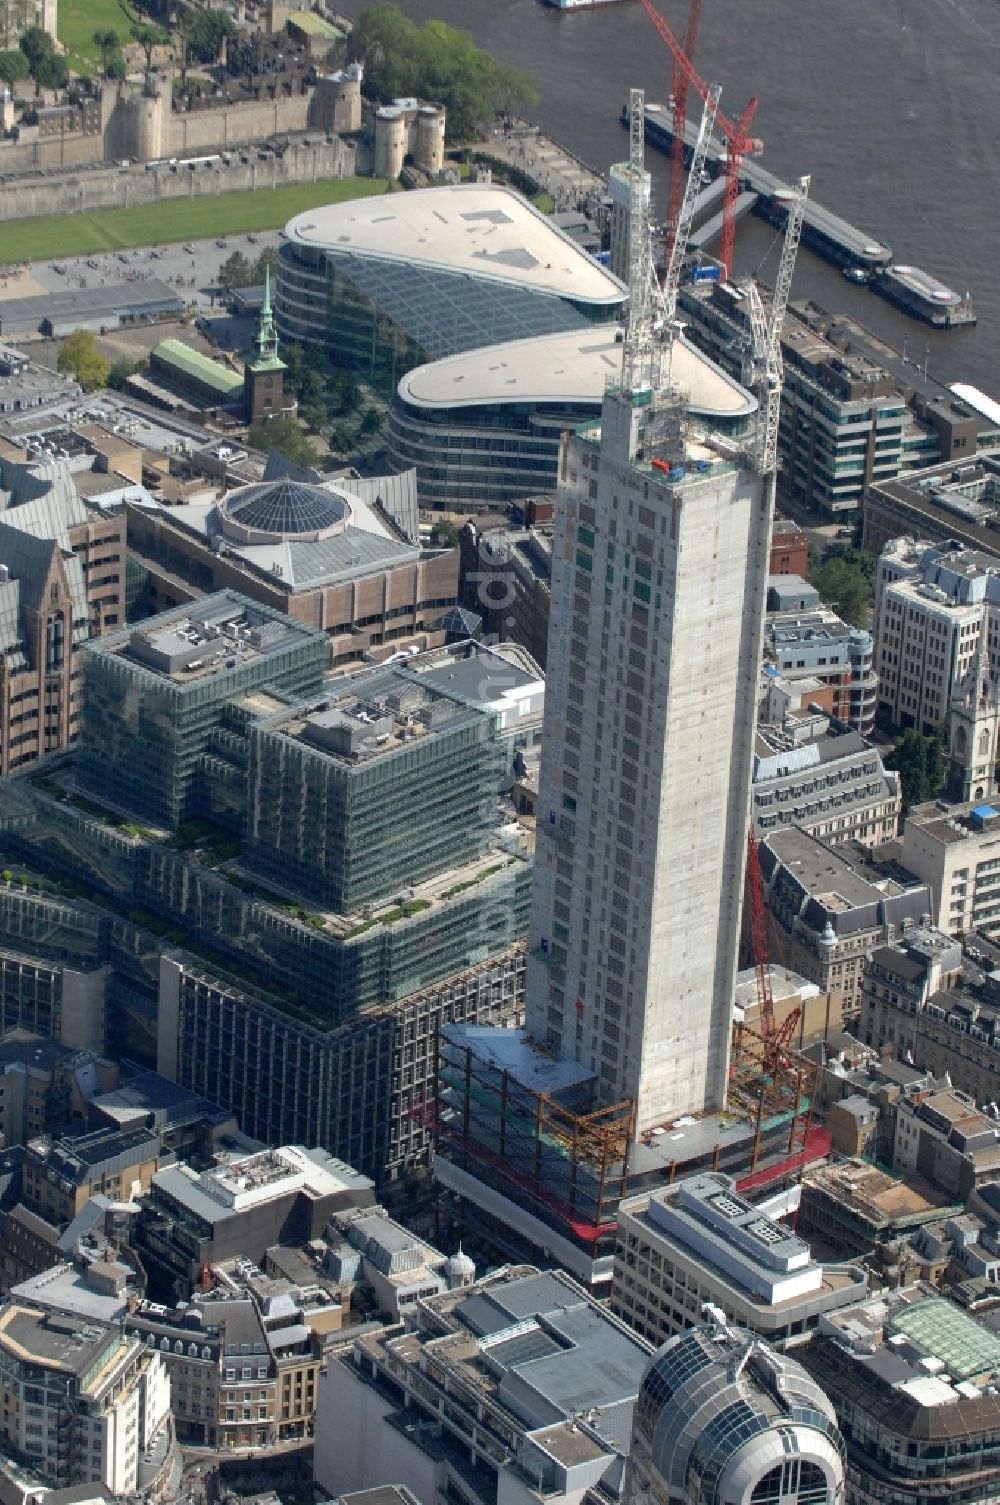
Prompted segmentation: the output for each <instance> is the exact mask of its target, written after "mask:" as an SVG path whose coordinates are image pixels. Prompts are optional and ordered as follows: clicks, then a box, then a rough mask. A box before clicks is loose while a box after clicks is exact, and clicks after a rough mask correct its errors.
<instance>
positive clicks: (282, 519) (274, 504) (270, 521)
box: [223, 478, 349, 538]
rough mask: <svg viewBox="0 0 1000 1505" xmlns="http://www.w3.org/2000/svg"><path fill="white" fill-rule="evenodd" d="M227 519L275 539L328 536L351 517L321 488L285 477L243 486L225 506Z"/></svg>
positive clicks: (332, 496)
mask: <svg viewBox="0 0 1000 1505" xmlns="http://www.w3.org/2000/svg"><path fill="white" fill-rule="evenodd" d="M223 511H224V512H225V515H226V517H227V518H230V519H231V520H232V521H233V522H236V523H239V524H240V525H241V527H244V528H251V529H253V531H254V532H256V533H268V534H270V535H271V536H272V537H275V538H293V537H295V536H296V535H297V534H303V533H308V534H317V533H325V532H326V531H327V530H328V529H330V528H336V527H339V525H340V524H342V523H343V522H344V521H345V520H346V519H347V516H348V512H349V508H348V506H347V503H346V502H344V501H342V500H341V499H340V497H337V496H334V495H333V494H332V492H329V491H324V490H323V488H322V487H321V486H310V485H308V484H307V483H305V482H302V481H293V480H289V479H287V478H283V479H281V480H279V481H260V482H258V483H256V484H255V485H252V486H240V487H239V488H238V489H237V490H236V491H232V492H230V494H229V496H227V497H226V499H225V501H224V503H223Z"/></svg>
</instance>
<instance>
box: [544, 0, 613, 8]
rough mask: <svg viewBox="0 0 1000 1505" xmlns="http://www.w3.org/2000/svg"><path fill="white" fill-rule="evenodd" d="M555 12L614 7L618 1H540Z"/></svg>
mask: <svg viewBox="0 0 1000 1505" xmlns="http://www.w3.org/2000/svg"><path fill="white" fill-rule="evenodd" d="M542 3H543V5H551V6H553V7H554V8H555V9H556V10H590V9H591V7H592V6H594V5H616V4H617V3H618V0H542Z"/></svg>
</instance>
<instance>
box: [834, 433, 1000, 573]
mask: <svg viewBox="0 0 1000 1505" xmlns="http://www.w3.org/2000/svg"><path fill="white" fill-rule="evenodd" d="M992 443H993V444H994V445H995V444H996V439H995V438H994V439H993V441H992ZM998 482H1000V449H996V448H985V449H981V450H980V451H979V453H978V454H975V455H972V454H966V455H965V456H963V457H962V458H961V459H957V460H952V459H949V460H947V461H944V462H941V463H939V464H937V465H927V466H924V467H922V468H921V469H920V470H915V471H913V472H912V473H911V474H909V475H906V476H899V477H897V478H896V479H895V480H892V481H882V482H880V483H878V484H876V485H872V486H870V487H869V488H868V490H867V491H866V493H865V500H864V546H865V548H866V549H867V550H868V552H869V554H875V555H876V556H877V555H879V554H881V552H882V550H883V549H884V548H885V547H886V545H887V544H889V543H891V542H892V540H893V539H895V538H902V537H907V536H909V537H910V538H924V539H928V540H929V541H930V542H931V543H935V544H937V545H938V546H939V547H947V546H948V544H949V542H950V541H951V540H955V541H956V542H957V543H960V544H962V545H963V546H964V547H965V548H968V549H981V550H983V551H984V552H985V553H987V554H990V553H992V554H996V553H998V547H997V545H998V534H997V521H998V517H1000V486H998Z"/></svg>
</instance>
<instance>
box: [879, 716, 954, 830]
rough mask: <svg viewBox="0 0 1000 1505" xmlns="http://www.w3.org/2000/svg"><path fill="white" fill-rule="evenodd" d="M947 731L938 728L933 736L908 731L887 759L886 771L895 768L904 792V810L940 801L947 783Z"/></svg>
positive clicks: (911, 730)
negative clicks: (929, 801) (945, 755)
mask: <svg viewBox="0 0 1000 1505" xmlns="http://www.w3.org/2000/svg"><path fill="white" fill-rule="evenodd" d="M946 735H947V733H946V731H945V729H944V728H943V727H938V728H937V730H936V731H935V732H933V733H932V734H931V735H930V736H929V737H928V736H923V735H922V734H921V733H920V732H917V731H914V730H913V729H912V728H911V729H909V730H907V731H905V732H904V733H903V735H902V736H901V737H900V739H899V741H898V742H897V743H896V746H895V747H894V748H893V749H892V751H891V752H890V753H889V754H887V756H886V758H885V759H884V762H885V766H886V768H892V769H895V771H896V772H897V773H898V774H899V782H900V784H901V785H902V791H903V808H904V810H909V809H910V807H911V806H912V805H921V804H923V803H924V802H925V801H926V800H932V799H936V798H937V796H938V795H939V794H940V793H941V790H942V788H943V786H944V781H945V773H946V771H947V770H946V768H945V760H944V743H945V738H946Z"/></svg>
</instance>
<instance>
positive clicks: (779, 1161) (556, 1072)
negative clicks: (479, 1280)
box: [432, 1024, 829, 1286]
mask: <svg viewBox="0 0 1000 1505" xmlns="http://www.w3.org/2000/svg"><path fill="white" fill-rule="evenodd" d="M749 1036H750V1032H749V1031H746V1032H745V1035H744V1040H745V1041H747V1040H748V1039H749ZM745 1049H746V1047H745ZM438 1050H439V1057H438V1077H437V1080H438V1096H437V1102H436V1105H435V1106H434V1109H433V1110H432V1111H433V1116H434V1119H435V1123H434V1128H435V1130H436V1133H437V1151H436V1155H435V1164H434V1169H435V1175H436V1176H437V1179H438V1181H439V1182H440V1184H441V1185H442V1186H443V1187H444V1188H445V1190H446V1191H448V1192H449V1193H451V1194H452V1195H453V1196H455V1197H457V1198H459V1199H461V1200H462V1201H463V1202H464V1201H465V1199H466V1198H468V1199H469V1200H470V1202H471V1203H473V1204H474V1206H475V1208H476V1210H477V1214H478V1216H479V1217H480V1218H481V1219H482V1221H483V1226H484V1227H487V1228H488V1233H489V1237H490V1238H491V1240H492V1241H493V1242H495V1243H496V1245H497V1246H498V1247H499V1248H501V1249H503V1250H504V1251H505V1252H507V1253H508V1254H510V1255H514V1256H515V1257H517V1256H520V1255H522V1254H523V1253H524V1252H525V1251H526V1250H528V1249H530V1250H532V1251H534V1252H536V1253H537V1252H541V1254H542V1255H543V1256H545V1257H549V1258H554V1259H557V1260H558V1261H559V1263H560V1264H562V1265H564V1266H565V1267H566V1268H567V1269H569V1270H571V1271H572V1272H573V1274H575V1275H576V1276H577V1277H578V1278H579V1279H581V1280H583V1281H584V1282H585V1283H587V1284H589V1285H592V1286H600V1285H601V1284H602V1283H604V1282H606V1281H608V1280H610V1278H611V1270H612V1264H613V1258H614V1246H615V1230H616V1227H617V1219H618V1208H619V1205H620V1203H621V1202H622V1200H623V1199H624V1198H625V1197H626V1196H634V1195H636V1194H637V1193H639V1192H643V1191H650V1190H653V1189H654V1188H655V1187H658V1186H659V1187H662V1186H664V1185H668V1184H669V1183H671V1182H672V1181H674V1180H675V1179H676V1178H677V1177H678V1176H680V1175H687V1174H689V1173H690V1172H692V1171H696V1170H706V1169H713V1170H725V1171H728V1172H729V1173H730V1174H731V1175H733V1176H735V1177H736V1178H737V1181H738V1182H739V1184H740V1186H741V1187H743V1188H746V1189H753V1188H757V1187H760V1186H763V1185H767V1184H771V1183H773V1182H776V1181H779V1180H781V1179H783V1178H785V1177H787V1176H790V1175H793V1174H796V1173H797V1172H798V1171H799V1170H801V1168H802V1167H803V1166H804V1165H806V1164H809V1163H810V1162H812V1161H815V1160H817V1159H819V1158H821V1157H822V1156H823V1155H825V1154H826V1152H827V1150H828V1149H829V1136H828V1135H827V1134H826V1133H825V1131H824V1130H822V1129H817V1128H814V1127H813V1126H812V1124H811V1121H810V1116H809V1097H808V1091H807V1075H806V1067H807V1065H808V1063H805V1062H803V1063H802V1066H801V1068H798V1069H797V1072H796V1073H795V1074H793V1076H792V1077H791V1078H789V1077H788V1076H787V1075H785V1076H780V1077H779V1080H778V1083H777V1085H774V1083H773V1082H768V1081H767V1080H766V1073H765V1071H764V1068H765V1067H766V1065H767V1062H766V1061H763V1062H761V1063H760V1064H759V1069H755V1068H754V1066H753V1064H752V1059H751V1054H750V1052H749V1050H748V1049H746V1054H745V1056H744V1058H743V1060H741V1063H740V1064H739V1065H738V1066H736V1067H734V1072H733V1099H734V1104H733V1111H731V1112H730V1111H727V1112H726V1113H712V1114H704V1115H698V1116H693V1115H692V1116H684V1117H682V1118H679V1119H677V1120H675V1121H674V1122H673V1123H671V1124H665V1125H663V1126H662V1127H657V1128H654V1129H652V1130H650V1131H648V1132H646V1133H644V1134H642V1135H641V1136H640V1137H639V1138H636V1137H635V1117H634V1106H633V1104H632V1103H631V1102H621V1103H617V1104H615V1105H613V1106H611V1107H604V1108H599V1107H598V1106H597V1100H598V1099H597V1088H598V1079H597V1078H596V1077H595V1076H594V1075H593V1074H591V1073H590V1072H589V1071H588V1070H587V1069H586V1068H585V1067H583V1066H581V1065H579V1064H578V1063H576V1062H574V1061H568V1060H566V1059H564V1058H562V1057H559V1056H557V1055H555V1054H554V1053H553V1052H552V1051H551V1050H549V1049H548V1048H547V1047H545V1046H544V1045H541V1044H539V1043H538V1042H537V1041H534V1040H532V1039H531V1038H529V1037H528V1035H527V1034H526V1033H525V1031H524V1030H520V1029H516V1030H514V1029H501V1030H497V1029H490V1028H488V1027H484V1026H481V1025H475V1024H452V1025H447V1026H445V1027H444V1028H443V1029H442V1030H441V1032H440V1037H439V1045H438ZM796 1081H797V1082H798V1087H797V1088H796V1087H795V1086H794V1085H790V1082H791V1083H793V1084H794V1082H796ZM741 1178H743V1179H742V1180H741Z"/></svg>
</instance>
